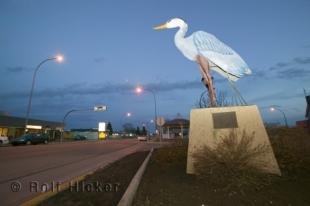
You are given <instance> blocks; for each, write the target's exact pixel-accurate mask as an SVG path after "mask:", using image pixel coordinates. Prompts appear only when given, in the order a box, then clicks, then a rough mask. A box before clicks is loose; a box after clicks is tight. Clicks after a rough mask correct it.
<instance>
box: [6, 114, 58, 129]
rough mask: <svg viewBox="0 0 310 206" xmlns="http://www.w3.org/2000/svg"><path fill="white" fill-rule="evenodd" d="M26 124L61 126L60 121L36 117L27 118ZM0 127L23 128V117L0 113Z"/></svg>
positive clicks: (49, 126) (50, 126)
mask: <svg viewBox="0 0 310 206" xmlns="http://www.w3.org/2000/svg"><path fill="white" fill-rule="evenodd" d="M28 124H30V125H40V126H42V127H43V128H44V127H45V128H46V127H48V128H56V127H63V124H62V122H53V121H45V120H38V119H29V120H28ZM0 127H17V128H24V127H25V118H21V117H13V116H5V115H0Z"/></svg>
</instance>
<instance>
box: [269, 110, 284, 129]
mask: <svg viewBox="0 0 310 206" xmlns="http://www.w3.org/2000/svg"><path fill="white" fill-rule="evenodd" d="M270 111H271V112H274V111H279V112H281V113H282V114H283V119H284V123H285V126H286V127H288V124H287V118H286V115H285V113H284V111H283V110H281V109H280V108H279V107H276V106H272V107H270Z"/></svg>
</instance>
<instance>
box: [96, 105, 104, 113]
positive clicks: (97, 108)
mask: <svg viewBox="0 0 310 206" xmlns="http://www.w3.org/2000/svg"><path fill="white" fill-rule="evenodd" d="M106 110H107V106H95V107H94V111H95V112H103V111H106Z"/></svg>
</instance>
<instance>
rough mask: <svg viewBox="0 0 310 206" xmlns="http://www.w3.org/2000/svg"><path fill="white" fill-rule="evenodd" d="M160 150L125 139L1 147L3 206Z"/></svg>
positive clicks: (149, 144)
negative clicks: (139, 153)
mask: <svg viewBox="0 0 310 206" xmlns="http://www.w3.org/2000/svg"><path fill="white" fill-rule="evenodd" d="M158 146H159V145H158V144H156V143H149V142H138V141H137V140H136V139H123V140H104V141H79V142H66V143H62V144H60V143H50V144H47V145H29V146H16V147H1V148H0V198H1V205H20V204H22V203H24V202H25V201H28V200H30V199H32V198H33V197H35V196H37V195H40V194H41V193H44V192H46V190H49V189H51V188H52V187H53V186H55V185H56V184H61V183H63V182H66V181H69V180H71V179H72V178H75V177H78V176H81V175H84V174H87V173H89V172H92V171H94V170H96V169H98V168H100V167H104V166H106V165H107V164H109V163H111V162H114V161H116V160H118V159H120V158H122V157H124V156H126V155H128V154H130V153H133V152H136V151H142V150H150V149H151V148H152V147H158Z"/></svg>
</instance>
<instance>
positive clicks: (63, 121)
mask: <svg viewBox="0 0 310 206" xmlns="http://www.w3.org/2000/svg"><path fill="white" fill-rule="evenodd" d="M90 110H91V109H72V110H70V111H68V112H67V113H66V114H65V116H64V117H63V118H62V126H63V130H62V133H61V138H60V142H62V140H63V134H64V130H65V121H66V118H67V117H68V116H69V114H71V113H72V112H80V111H90Z"/></svg>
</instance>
